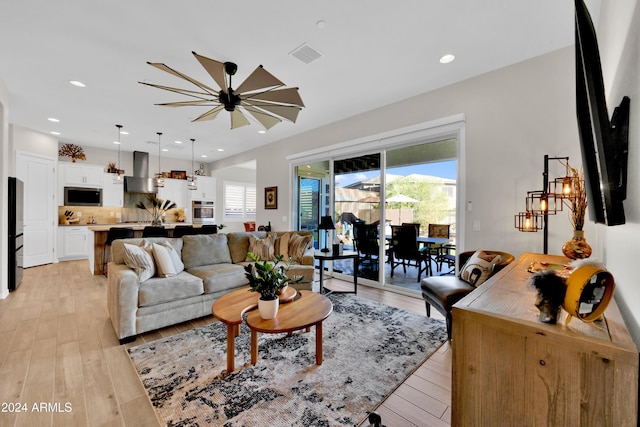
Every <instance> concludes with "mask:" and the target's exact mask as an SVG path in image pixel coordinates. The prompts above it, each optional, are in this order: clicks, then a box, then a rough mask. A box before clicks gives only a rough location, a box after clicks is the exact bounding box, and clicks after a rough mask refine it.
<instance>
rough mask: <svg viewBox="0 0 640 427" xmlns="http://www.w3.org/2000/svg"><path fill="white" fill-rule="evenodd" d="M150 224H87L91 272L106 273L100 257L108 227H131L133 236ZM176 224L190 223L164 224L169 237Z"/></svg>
mask: <svg viewBox="0 0 640 427" xmlns="http://www.w3.org/2000/svg"><path fill="white" fill-rule="evenodd" d="M149 225H151V224H150V223H139V222H135V223H118V224H87V227H88V229H89V231H90V233H89V235H90V236H89V241H90V242H92V244H90V247H89V264H90V265H92V266H93V268H92V272H93V274H94V275H100V274H104V273H106V272H105V271H103V270H102V259H103V258H102V257H103V256H104V252H105V242H106V241H107V234H109V229H111V228H112V227H121V228H125V227H130V228H133V233H134V237H142V230H144V228H145V227H147V226H149ZM178 225H192V224H186V223H184V222H176V223H168V224H164V228H165V230H167V234H168V236H169V237H171V236H172V233H173V229H175V228H176V226H178ZM193 227H194V228H198V227H201V225H200V224H194V225H193ZM91 232H92V233H91ZM107 259H108V260H109V259H111V256H110V254H108V257H107Z"/></svg>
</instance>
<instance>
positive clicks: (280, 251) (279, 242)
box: [276, 231, 294, 259]
mask: <svg viewBox="0 0 640 427" xmlns="http://www.w3.org/2000/svg"><path fill="white" fill-rule="evenodd" d="M292 234H294V233H293V231H287V232H286V233H282V234H280V235H279V236H278V238H277V239H276V255H282V256H283V257H284V259H289V240H290V239H291V235H292Z"/></svg>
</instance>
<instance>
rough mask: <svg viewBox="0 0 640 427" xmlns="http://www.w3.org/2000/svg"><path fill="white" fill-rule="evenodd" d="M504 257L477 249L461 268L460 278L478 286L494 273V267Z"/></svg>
mask: <svg viewBox="0 0 640 427" xmlns="http://www.w3.org/2000/svg"><path fill="white" fill-rule="evenodd" d="M501 258H502V257H501V256H500V255H498V254H495V255H491V254H488V253H486V252H484V251H476V252H475V253H474V254H473V255H471V257H470V258H469V259H468V260H467V262H465V263H464V266H462V268H461V269H460V279H462V280H464V281H465V282H468V283H469V284H470V285H472V286H475V287H478V286H480V285H481V284H483V283H484V282H485V281H486V280H487V279H488V278H489V277H490V276H491V273H493V267H494V266H495V265H496V263H498V261H500V259H501Z"/></svg>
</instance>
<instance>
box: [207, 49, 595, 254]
mask: <svg viewBox="0 0 640 427" xmlns="http://www.w3.org/2000/svg"><path fill="white" fill-rule="evenodd" d="M574 74H575V68H574V55H573V48H572V47H571V48H566V49H562V50H559V51H556V52H552V53H550V54H547V55H544V56H540V57H538V58H534V59H531V60H528V61H525V62H522V63H519V64H515V65H512V66H509V67H506V68H503V69H500V70H497V71H494V72H491V73H488V74H485V75H482V76H479V77H476V78H472V79H469V80H466V81H463V82H461V83H458V84H455V85H451V86H448V87H445V88H442V89H439V90H436V91H433V92H429V93H425V94H421V95H418V96H415V97H413V98H410V99H406V100H404V101H401V102H398V103H396V104H392V105H389V106H386V107H383V108H379V109H377V110H373V111H370V112H367V113H364V114H361V115H358V116H354V117H350V118H348V119H345V120H342V121H340V122H337V123H333V124H330V125H327V126H324V127H322V128H319V129H316V130H313V131H310V132H306V133H303V134H300V135H297V136H294V137H291V138H288V139H286V140H282V141H279V142H277V143H274V144H271V145H269V146H266V147H262V148H259V149H256V150H252V151H249V152H246V153H243V154H241V155H238V156H235V157H233V158H229V159H224V160H221V161H218V162H214V163H212V164H210V167H211V168H212V169H213V170H215V169H216V168H219V167H226V166H229V165H233V164H236V163H240V162H244V161H247V160H249V159H254V158H255V159H256V160H257V174H256V182H257V187H258V222H259V223H266V222H267V221H271V223H272V225H274V229H277V230H280V229H286V228H289V227H290V226H291V224H292V222H291V213H292V212H293V208H292V206H291V200H292V198H291V192H292V191H293V190H292V188H291V178H290V168H289V165H288V162H287V160H286V157H287V156H288V155H292V154H295V153H300V152H304V151H308V150H313V149H316V148H318V147H322V146H326V145H331V144H335V143H339V142H343V141H349V140H353V139H357V138H361V137H364V136H367V135H372V134H378V133H382V132H385V131H389V130H393V129H398V128H402V127H405V126H410V125H414V124H418V123H423V122H427V121H430V120H437V119H441V118H443V117H448V116H453V115H456V114H460V113H462V114H464V115H465V118H466V144H467V145H466V159H467V161H466V163H467V167H466V170H465V171H464V176H465V177H466V181H465V182H462V183H460V185H464V186H465V190H466V196H467V198H468V200H471V201H472V202H473V211H472V212H467V213H466V219H465V221H466V223H465V228H466V230H467V233H466V235H465V239H466V245H467V248H469V249H471V248H477V247H484V248H488V249H500V250H505V251H508V252H511V253H513V254H514V255H516V256H517V255H519V254H520V253H522V252H525V251H530V252H542V233H541V232H540V233H520V232H518V231H516V230H515V228H514V225H513V222H514V221H513V219H514V215H515V214H516V213H518V212H520V211H523V210H524V209H525V202H524V201H525V196H526V192H527V191H528V190H541V189H542V188H541V187H542V170H543V157H544V155H545V154H549V155H551V156H570V157H571V159H572V163H573V164H574V166H575V165H579V163H580V151H579V150H580V148H579V142H578V130H577V123H576V114H575V89H574V88H575V83H574V82H575V77H574ZM309 108H310V107H309ZM305 113H307V114H312V113H313V112H312V111H311V110H305V111H302V113H301V114H305ZM274 185H277V186H278V190H279V201H278V209H277V210H268V211H266V210H264V209H263V206H264V201H263V197H264V196H263V194H262V192H263V188H264V187H268V186H274ZM463 205H464V206H466V203H463ZM285 217H286V218H287V222H286V223H284V222H283V221H282V219H283V218H285ZM473 221H479V222H480V227H481V228H480V231H479V232H472V231H471V230H472V227H471V224H472V223H473ZM585 234H586V237H587V239H588V240H589V241H591V242H592V243H594V248H595V249H596V250H597V249H598V247H599V246H601V245H599V244H598V243H597V236H596V233H595V231H594V226H593V225H592V224H587V226H586V227H585ZM571 236H572V231H571V226H570V224H569V220H568V217H567V216H566V213H560V214H559V215H557V216H555V217H552V218H551V219H550V239H549V252H550V253H556V254H560V253H561V247H562V244H563V243H564V242H565V241H567V240H569V239H570V238H571ZM599 255H601V254H598V253H597V252H596V256H599Z"/></svg>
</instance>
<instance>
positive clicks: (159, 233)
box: [142, 225, 167, 237]
mask: <svg viewBox="0 0 640 427" xmlns="http://www.w3.org/2000/svg"><path fill="white" fill-rule="evenodd" d="M142 237H167V232H166V230H165V229H164V227H154V226H152V225H147V226H146V227H145V228H143V229H142Z"/></svg>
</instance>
